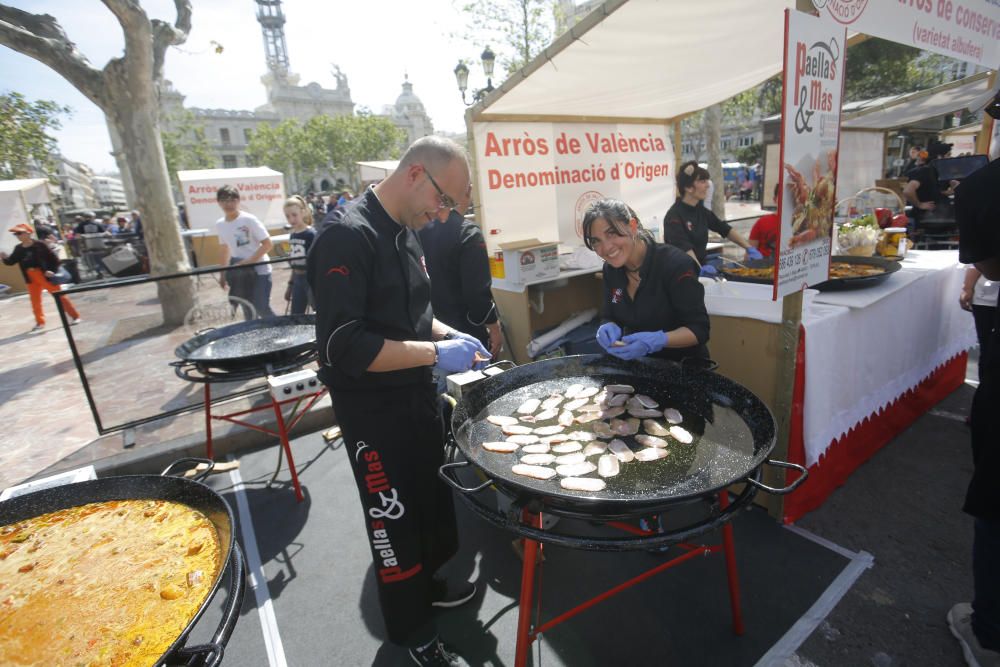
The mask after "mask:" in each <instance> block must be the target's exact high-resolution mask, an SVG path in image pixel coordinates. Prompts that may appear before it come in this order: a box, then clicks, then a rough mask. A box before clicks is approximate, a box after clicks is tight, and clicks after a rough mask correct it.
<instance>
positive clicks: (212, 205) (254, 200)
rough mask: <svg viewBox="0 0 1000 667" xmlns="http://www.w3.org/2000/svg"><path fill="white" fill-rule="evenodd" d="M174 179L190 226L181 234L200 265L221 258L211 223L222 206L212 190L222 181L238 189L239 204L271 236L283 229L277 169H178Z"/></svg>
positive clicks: (281, 183) (280, 180)
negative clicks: (257, 219) (178, 184)
mask: <svg viewBox="0 0 1000 667" xmlns="http://www.w3.org/2000/svg"><path fill="white" fill-rule="evenodd" d="M177 180H178V181H179V182H180V188H181V193H182V195H183V197H184V209H185V211H186V214H187V220H188V226H189V227H190V230H185V231H184V232H183V236H184V238H185V243H188V244H190V245H189V247H188V250H189V252H193V253H194V256H195V257H197V263H198V264H200V265H206V264H217V263H218V261H219V260H220V258H221V255H220V254H219V237H218V236H217V235H216V233H215V223H216V222H217V221H218V220H219V218H221V217H222V209H220V208H219V204H218V202H217V201H216V199H215V193H216V192H217V191H218V189H219V188H221V187H222V186H223V185H232V186H233V187H235V188H236V189H237V190H239V191H240V208H241V209H242V210H244V211H246V212H248V213H252V214H254V215H255V216H257V217H258V218H260V221H261V222H263V223H264V226H265V227H266V228H267V229H268V231H269V232H270V234H271V236H280V235H281V234H282V233H283V232H284V225H285V212H284V203H285V179H284V176H283V174H282V173H281V172H280V171H275V170H273V169H270V168H269V167H238V168H234V169H197V170H190V171H178V172H177Z"/></svg>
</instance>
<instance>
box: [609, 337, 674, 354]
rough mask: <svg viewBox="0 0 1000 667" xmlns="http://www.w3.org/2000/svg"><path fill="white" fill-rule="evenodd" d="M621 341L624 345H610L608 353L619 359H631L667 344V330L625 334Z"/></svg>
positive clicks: (660, 348)
mask: <svg viewBox="0 0 1000 667" xmlns="http://www.w3.org/2000/svg"><path fill="white" fill-rule="evenodd" d="M622 342H623V343H625V345H623V346H621V347H611V348H610V349H608V354H611V355H614V356H616V357H618V358H619V359H625V360H626V361H631V360H632V359H638V358H639V357H645V356H646V355H647V354H652V353H654V352H659V351H660V350H662V349H663V348H665V347H666V346H667V332H665V331H640V332H638V333H634V334H629V335H628V336H625V337H624V338H622Z"/></svg>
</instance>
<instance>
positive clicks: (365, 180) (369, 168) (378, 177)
mask: <svg viewBox="0 0 1000 667" xmlns="http://www.w3.org/2000/svg"><path fill="white" fill-rule="evenodd" d="M354 164H356V165H358V178H360V179H361V189H362V190H364V189H365V188H367V187H368V186H369V185H372V184H374V183H378V182H379V181H382V180H384V179H386V178H388V176H389V174H391V173H392V172H394V171H396V167H398V166H399V160H367V161H364V162H355V163H354Z"/></svg>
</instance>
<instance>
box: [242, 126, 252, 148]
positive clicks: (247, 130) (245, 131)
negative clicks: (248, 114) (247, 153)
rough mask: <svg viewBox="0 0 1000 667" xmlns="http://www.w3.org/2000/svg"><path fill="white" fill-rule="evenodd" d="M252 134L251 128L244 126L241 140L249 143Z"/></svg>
mask: <svg viewBox="0 0 1000 667" xmlns="http://www.w3.org/2000/svg"><path fill="white" fill-rule="evenodd" d="M252 136H253V130H251V129H250V128H249V127H244V128H243V141H244V142H246V143H248V144H249V143H250V138H251V137H252Z"/></svg>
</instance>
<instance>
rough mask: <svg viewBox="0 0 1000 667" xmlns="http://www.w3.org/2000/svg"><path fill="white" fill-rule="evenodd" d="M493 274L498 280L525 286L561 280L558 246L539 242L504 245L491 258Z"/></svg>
mask: <svg viewBox="0 0 1000 667" xmlns="http://www.w3.org/2000/svg"><path fill="white" fill-rule="evenodd" d="M490 273H491V274H492V276H493V277H494V278H496V279H498V280H507V281H509V282H511V283H526V282H529V281H534V280H548V279H550V278H558V277H559V244H558V243H542V242H541V241H539V240H538V239H527V240H524V241H511V242H510V243H501V244H500V250H498V251H497V252H495V253H494V254H493V256H492V257H490Z"/></svg>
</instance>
